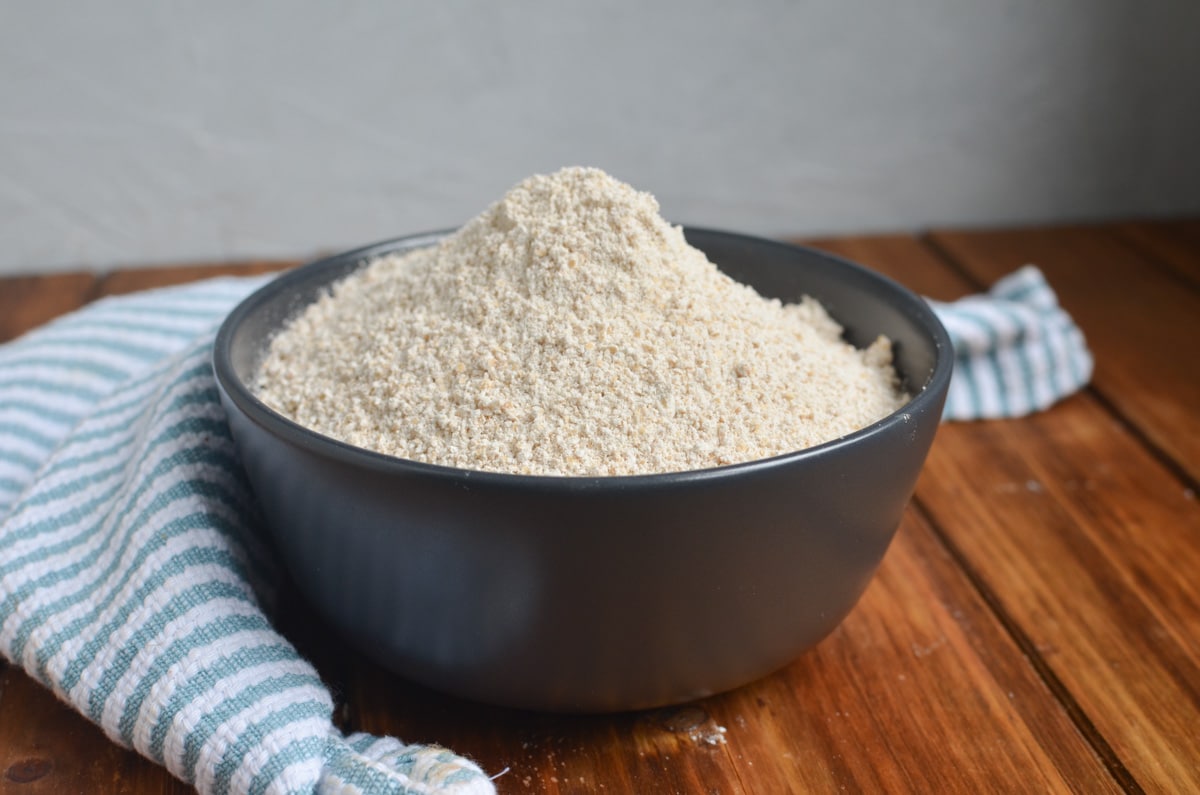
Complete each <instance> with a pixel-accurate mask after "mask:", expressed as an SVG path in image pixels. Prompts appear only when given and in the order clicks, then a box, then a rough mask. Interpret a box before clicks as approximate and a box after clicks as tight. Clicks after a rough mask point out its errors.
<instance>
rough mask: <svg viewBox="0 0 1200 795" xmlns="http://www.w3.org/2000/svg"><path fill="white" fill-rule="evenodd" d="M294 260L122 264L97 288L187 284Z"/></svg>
mask: <svg viewBox="0 0 1200 795" xmlns="http://www.w3.org/2000/svg"><path fill="white" fill-rule="evenodd" d="M297 264H298V262H297V260H290V259H289V260H253V261H247V262H219V263H208V264H205V263H197V264H186V265H164V266H162V267H148V268H124V269H121V270H115V271H113V272H112V273H109V274H107V275H105V276H104V277H103V278H101V280H100V284H99V286H98V288H97V291H98V293H99V294H100V295H122V294H124V293H132V292H136V291H138V290H148V289H151V288H153V287H168V286H170V285H174V284H186V283H187V282H193V281H196V280H198V279H208V278H212V277H214V276H254V275H257V274H260V273H274V272H275V271H281V270H286V269H288V268H292V267H295V266H296V265H297Z"/></svg>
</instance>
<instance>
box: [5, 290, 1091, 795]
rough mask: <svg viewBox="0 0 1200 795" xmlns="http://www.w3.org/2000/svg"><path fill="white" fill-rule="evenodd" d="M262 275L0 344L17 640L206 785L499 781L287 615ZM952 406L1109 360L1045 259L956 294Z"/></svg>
mask: <svg viewBox="0 0 1200 795" xmlns="http://www.w3.org/2000/svg"><path fill="white" fill-rule="evenodd" d="M263 281H264V280H263V279H261V278H251V279H229V278H227V279H216V280H211V281H206V282H201V283H198V284H192V285H186V286H183V287H175V288H168V289H162V290H155V291H149V292H145V293H140V294H136V295H132V296H126V297H120V298H110V299H104V300H101V301H97V302H96V303H94V304H92V305H90V306H88V307H85V308H84V309H82V310H80V311H78V312H75V313H74V314H71V315H68V316H66V317H63V318H60V319H58V320H56V321H54V322H52V323H50V324H48V325H46V326H44V327H42V328H40V329H37V330H34V331H33V332H31V333H29V334H27V335H26V336H24V337H22V338H20V339H18V340H16V341H14V342H11V343H8V344H6V345H2V346H0V651H2V652H3V654H4V656H5V657H7V658H8V659H9V660H11V661H12V662H13V663H15V664H17V665H19V666H21V667H22V668H24V669H25V670H26V671H27V672H28V673H29V674H30V675H31V676H32V677H34V678H35V679H37V680H38V681H39V682H41V683H42V684H44V685H45V686H46V687H47V688H50V689H51V690H53V691H54V693H55V694H57V695H58V696H59V697H60V698H62V699H63V700H64V701H66V702H68V703H69V704H71V705H72V706H73V707H74V708H75V709H77V710H78V711H79V712H81V713H82V714H84V715H85V716H87V717H88V718H89V719H91V720H92V721H94V722H95V723H97V724H98V725H100V726H101V727H102V728H103V729H104V731H105V732H106V734H107V735H108V736H109V737H110V738H112V740H113V741H114V742H116V743H119V744H120V745H123V746H125V747H129V748H134V749H136V750H137V751H139V752H140V753H142V754H144V755H145V756H147V757H149V758H150V759H152V760H154V761H155V762H158V763H159V764H161V765H164V766H166V767H167V769H168V770H170V771H171V772H172V773H173V774H174V775H176V776H178V777H179V778H181V779H183V780H184V781H186V782H188V783H190V784H192V785H194V786H195V787H196V788H197V790H199V791H200V792H203V793H322V794H324V793H344V794H345V795H351V794H352V793H372V794H374V793H422V794H423V795H432V794H434V793H453V794H454V795H475V794H476V793H490V792H493V791H494V787H493V785H492V782H491V781H490V780H489V779H488V777H487V776H486V775H485V774H484V773H483V771H481V770H480V769H479V767H478V766H476V765H475V764H473V763H472V762H470V761H469V760H466V759H464V758H462V757H459V756H457V755H455V754H453V753H452V752H450V751H448V750H446V749H444V748H440V747H437V746H425V745H404V744H402V743H401V742H399V741H398V740H395V739H390V738H377V737H372V736H370V735H365V734H355V735H352V736H349V737H344V736H342V735H341V734H340V733H339V732H338V731H337V730H336V729H335V728H334V726H333V724H332V722H331V714H332V710H333V702H332V699H331V697H330V694H329V691H328V689H327V688H326V687H325V686H324V684H323V683H322V682H321V679H320V677H319V676H318V674H317V672H316V671H315V670H314V669H313V667H312V666H311V665H310V664H309V663H308V662H306V661H305V660H304V659H302V658H301V657H300V655H299V654H298V653H297V652H296V650H295V649H294V648H293V647H292V646H291V644H290V643H288V641H287V640H286V639H285V638H283V637H282V636H281V635H279V634H278V633H277V632H276V631H275V630H274V628H273V627H272V625H271V622H270V620H269V618H268V616H269V615H270V614H271V607H272V604H273V601H274V599H275V590H274V589H275V586H276V585H277V583H278V582H279V576H280V572H279V571H278V569H277V568H276V563H275V560H274V557H273V555H272V554H271V550H270V547H269V542H268V540H267V538H266V536H265V535H264V532H263V529H262V523H261V521H260V520H259V516H258V513H257V508H256V506H255V503H254V500H253V497H252V495H251V493H250V491H249V488H248V486H247V483H246V481H245V479H244V476H243V474H242V472H241V468H240V466H239V464H238V461H237V458H236V456H235V452H234V447H233V444H232V441H231V439H230V437H229V431H228V428H227V426H226V423H225V418H224V415H223V413H222V410H221V406H220V403H219V401H218V399H217V393H216V386H215V383H214V381H213V376H212V371H211V365H210V356H211V353H212V343H213V338H214V336H215V333H216V328H217V326H218V325H219V323H220V321H221V319H222V318H223V317H224V316H225V314H226V313H227V312H228V311H229V310H230V309H231V308H232V307H233V305H234V304H236V303H237V302H238V301H239V300H240V299H241V298H243V297H244V296H245V295H247V294H248V293H249V292H251V291H252V290H254V289H255V288H257V287H258V286H259V285H260V284H262V283H263ZM935 309H936V310H937V312H938V314H939V316H940V317H941V318H942V320H943V321H944V322H945V324H946V326H947V327H948V329H949V330H950V332H951V334H952V336H953V339H954V343H955V346H956V353H957V354H958V361H957V370H956V372H955V374H954V380H953V383H952V385H951V393H950V399H949V403H948V405H947V409H946V416H947V418H954V419H970V418H978V417H1000V416H1018V415H1020V414H1024V413H1027V412H1030V411H1034V410H1038V409H1041V408H1044V407H1045V406H1048V405H1049V404H1050V403H1052V402H1053V401H1054V400H1056V399H1058V398H1061V397H1063V396H1065V395H1067V394H1069V393H1071V392H1073V391H1075V390H1076V389H1078V388H1079V387H1080V386H1082V385H1083V384H1084V383H1086V381H1087V378H1088V375H1089V373H1090V371H1091V357H1090V355H1089V354H1088V353H1087V349H1086V346H1085V345H1084V343H1083V337H1082V335H1081V334H1080V333H1079V331H1078V329H1077V328H1075V326H1074V324H1073V323H1071V321H1070V318H1069V317H1067V316H1066V314H1065V313H1063V311H1062V310H1061V309H1059V307H1058V304H1057V301H1056V300H1055V298H1054V294H1053V292H1052V291H1051V290H1050V288H1049V286H1047V285H1046V283H1045V280H1044V279H1042V277H1041V274H1040V273H1039V272H1038V271H1037V270H1036V269H1034V268H1026V269H1022V270H1021V271H1018V272H1017V273H1016V274H1013V275H1012V276H1010V277H1008V278H1006V279H1004V280H1002V281H1001V282H1000V283H998V284H997V285H996V287H995V288H994V289H993V290H992V291H991V292H990V293H989V294H987V295H984V296H975V297H971V298H967V299H963V300H962V301H959V302H955V303H953V304H938V305H935Z"/></svg>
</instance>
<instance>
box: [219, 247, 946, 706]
mask: <svg viewBox="0 0 1200 795" xmlns="http://www.w3.org/2000/svg"><path fill="white" fill-rule="evenodd" d="M685 234H686V236H687V238H688V240H689V242H690V243H691V244H692V245H694V246H696V247H698V248H700V249H701V250H703V251H705V252H706V253H707V255H708V257H709V259H711V260H712V261H713V262H715V263H716V264H717V265H718V266H719V267H720V268H721V269H722V270H724V271H725V272H727V273H728V274H730V275H731V276H733V277H734V278H736V279H738V280H739V281H743V282H746V283H749V284H751V285H753V286H754V287H755V288H756V289H758V291H759V292H760V293H762V294H764V295H767V296H774V297H778V298H781V299H783V300H785V301H787V300H793V301H794V300H798V299H799V298H800V297H801V295H803V294H808V295H812V296H814V297H815V298H817V299H818V300H820V301H821V302H822V303H823V304H824V305H825V307H826V308H827V309H828V310H829V312H830V314H831V315H832V316H833V317H834V318H835V319H837V320H838V321H839V322H840V323H842V324H843V325H844V326H845V328H846V338H847V339H848V340H849V341H850V342H852V343H855V344H857V345H860V346H863V345H866V344H868V343H869V342H870V341H871V340H873V339H874V338H875V337H876V335H878V334H886V335H887V336H888V337H890V338H891V339H892V341H893V343H894V349H895V355H896V365H897V369H898V371H899V373H900V374H901V377H902V378H903V379H904V383H905V386H906V388H907V390H908V391H909V393H910V394H911V395H913V397H912V399H911V400H910V401H909V402H908V403H907V405H905V406H904V407H903V408H901V409H900V410H899V411H896V412H895V413H893V414H891V415H890V416H887V417H885V418H883V419H881V420H879V421H878V422H876V423H874V424H873V425H871V426H869V427H867V428H863V429H861V430H859V431H857V432H855V433H852V434H850V435H848V436H845V437H843V438H840V439H837V440H835V441H831V442H828V443H826V444H822V445H819V446H817V447H813V448H809V449H806V450H802V451H799V452H794V453H789V454H785V455H780V456H776V457H773V458H768V459H764V460H759V461H754V462H751V463H745V464H737V465H732V466H724V467H719V468H714V469H707V470H699V471H691V472H681V473H673V474H659V475H646V476H629V477H535V476H528V475H508V474H497V473H488V472H479V471H470V470H465V469H454V468H449V467H443V466H434V465H430V464H425V463H420V462H417V461H410V460H404V459H400V458H394V457H389V456H386V455H381V454H378V453H373V452H369V451H366V450H363V449H359V448H355V447H352V446H350V445H347V444H344V443H341V442H338V441H335V440H333V439H330V438H328V437H325V436H322V435H320V434H318V433H315V432H313V431H311V430H308V429H306V428H304V427H301V426H300V425H297V424H296V423H294V422H292V421H291V420H289V419H287V418H286V417H283V416H281V415H280V414H278V413H277V412H275V411H273V410H272V409H270V408H268V407H267V406H266V405H264V404H263V403H262V402H260V401H259V400H257V399H256V398H255V396H254V395H253V393H252V392H251V390H250V389H249V388H248V386H247V384H248V383H250V382H251V380H252V378H253V374H254V372H255V368H256V366H257V364H258V362H259V360H260V357H261V356H262V354H263V352H264V349H265V346H266V344H267V343H268V341H269V340H270V339H271V337H272V335H274V334H275V333H276V332H277V331H279V329H280V327H281V325H282V324H284V323H285V321H287V320H288V319H289V318H290V317H292V316H293V315H294V314H295V313H296V312H297V311H298V310H300V309H301V308H302V307H304V306H305V305H307V304H308V303H310V302H311V301H313V300H314V298H315V297H316V296H317V295H318V294H319V293H320V292H321V291H322V290H324V289H325V288H326V287H327V286H329V285H330V284H331V283H332V282H334V281H336V280H338V279H339V278H341V277H343V276H345V275H347V274H348V273H350V272H351V271H352V270H354V269H355V268H358V267H360V266H361V265H362V264H363V263H364V262H365V261H367V260H369V259H371V258H372V257H375V256H377V255H381V254H384V253H389V252H397V251H404V250H409V249H412V248H416V247H420V246H426V245H430V244H431V243H433V242H435V241H436V240H437V239H438V238H439V237H440V236H441V233H438V234H430V235H418V236H412V237H406V238H401V239H397V240H392V241H388V242H384V243H380V244H377V245H374V246H370V247H367V248H363V249H359V250H356V251H351V252H348V253H345V254H341V255H338V256H334V257H330V258H327V259H323V260H320V261H318V262H314V263H311V264H309V265H306V266H303V267H300V268H298V269H296V270H293V271H291V272H289V273H287V274H285V275H283V276H281V277H279V278H277V279H275V280H274V281H272V282H270V283H268V284H267V285H266V286H264V287H262V288H261V289H260V290H258V291H257V292H255V293H254V294H252V295H251V296H249V297H248V298H247V299H246V300H245V301H243V302H242V303H241V304H240V305H238V306H237V307H236V308H235V309H234V310H233V312H232V313H231V314H230V315H229V316H228V318H227V319H226V320H225V322H224V324H223V325H222V326H221V329H220V332H219V334H218V336H217V339H216V346H215V351H214V370H215V373H216V377H217V383H218V385H219V389H220V394H221V399H222V402H223V404H224V406H225V409H226V412H227V414H228V417H229V423H230V427H231V430H232V433H233V436H234V439H235V441H236V443H237V447H238V450H239V452H240V455H241V458H242V462H243V465H244V466H245V469H246V473H247V475H248V476H249V478H250V481H251V484H252V487H253V489H254V491H255V494H256V495H257V497H258V499H259V501H260V503H261V507H262V511H263V515H264V516H265V518H266V521H267V522H268V524H269V526H270V530H271V532H272V534H273V538H274V541H275V543H276V545H277V548H278V551H279V553H280V554H281V555H282V558H283V560H284V561H285V563H286V566H287V567H288V569H289V570H290V572H291V575H292V577H293V578H294V580H295V582H296V584H297V586H298V587H299V588H300V589H301V590H302V592H303V593H304V594H305V595H306V596H307V598H308V600H309V601H310V602H311V604H312V605H313V606H315V608H316V609H317V610H318V611H319V612H320V613H321V615H322V616H323V617H324V618H325V619H326V620H327V621H328V622H330V623H331V624H332V625H334V626H335V627H336V628H337V629H338V630H340V632H341V633H343V635H344V636H345V637H346V638H347V639H349V641H350V642H352V643H353V644H355V645H356V646H358V647H359V648H360V649H361V650H362V651H363V652H365V653H366V654H367V655H369V656H370V657H372V658H374V659H375V660H377V661H378V662H380V663H382V664H383V665H384V666H386V667H388V668H390V669H392V670H393V671H395V672H396V673H397V674H399V675H401V676H403V677H407V678H410V679H412V680H415V681H417V682H420V683H423V684H425V685H427V686H429V687H432V688H436V689H440V690H443V691H446V692H449V693H453V694H456V695H458V696H463V697H466V698H470V699H475V700H481V701H485V702H490V703H494V704H500V705H506V706H512V707H520V708H526V709H535V710H550V711H566V712H607V711H616V710H627V709H637V708H646V707H655V706H662V705H666V704H672V703H678V702H682V701H687V700H691V699H695V698H698V697H702V696H705V695H709V694H712V693H717V692H720V691H724V690H728V689H731V688H734V687H737V686H739V685H742V684H745V683H747V682H750V681H752V680H754V679H757V678H759V677H761V676H764V675H765V674H767V673H770V672H771V671H774V670H776V669H778V668H780V667H782V666H784V665H786V664H787V663H788V662H790V661H792V660H794V659H796V657H798V656H799V655H800V654H801V653H803V652H804V651H805V650H806V649H808V648H810V647H811V646H813V645H814V644H815V643H817V642H818V641H819V640H820V639H821V638H823V637H824V636H826V635H827V634H828V633H829V632H830V631H831V630H833V628H834V627H836V626H837V625H838V623H839V622H840V621H842V619H843V618H844V617H845V616H846V615H847V613H849V612H850V610H851V609H852V608H853V607H854V605H855V603H856V602H857V601H858V599H859V597H860V596H861V594H862V592H863V590H864V589H865V588H866V586H867V584H868V582H869V581H870V579H871V577H872V575H873V574H874V572H875V571H876V569H877V568H878V566H879V563H880V561H881V559H882V558H883V556H884V553H885V551H886V550H887V548H888V545H889V543H890V542H891V540H892V537H893V535H894V534H895V532H896V528H897V526H898V524H899V522H900V517H901V513H902V512H903V510H904V508H905V505H906V504H907V503H908V501H909V498H910V497H911V495H912V491H913V488H914V485H915V483H916V480H917V475H918V473H919V471H920V469H921V467H922V465H923V463H924V460H925V457H926V454H927V452H928V450H929V446H930V444H931V443H932V441H933V437H934V433H935V431H936V430H937V427H938V424H939V420H940V417H941V411H942V404H943V402H944V400H945V396H946V389H947V386H948V385H949V381H950V372H951V367H952V362H953V353H952V349H951V346H950V341H949V339H948V337H947V336H946V332H945V330H944V329H943V327H942V326H941V324H940V323H939V322H938V320H937V318H936V317H935V315H934V314H933V312H932V311H930V309H929V307H928V306H927V305H926V304H925V302H924V301H923V300H922V299H921V298H919V297H918V296H916V295H914V294H913V293H912V292H910V291H909V290H907V289H905V288H904V287H902V286H900V285H899V284H897V283H895V282H894V281H892V280H890V279H887V278H885V277H883V276H880V275H879V274H876V273H874V272H872V271H870V270H867V269H865V268H862V267H860V266H858V265H855V264H852V263H850V262H847V261H845V260H843V259H839V258H837V257H834V256H831V255H829V254H826V253H822V252H819V251H816V250H812V249H808V248H803V247H799V246H794V245H788V244H784V243H779V242H775V241H770V240H765V239H761V238H755V237H749V236H745V235H739V234H732V233H727V232H718V231H711V230H703V229H693V228H688V229H685Z"/></svg>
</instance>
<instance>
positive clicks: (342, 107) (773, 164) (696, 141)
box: [0, 0, 1200, 273]
mask: <svg viewBox="0 0 1200 795" xmlns="http://www.w3.org/2000/svg"><path fill="white" fill-rule="evenodd" d="M1198 148H1200V2H1193V1H1192V0H1147V1H1146V2H1133V1H1132V0H1055V2H1035V1H1034V0H1028V1H1023V0H998V1H996V2H982V0H981V1H979V2H969V1H967V0H910V2H906V3H896V2H890V0H850V1H848V2H823V3H810V2H784V1H783V0H754V1H753V2H743V3H734V2H722V1H720V0H694V1H693V2H648V3H632V2H630V3H611V2H602V1H601V0H593V1H592V2H588V3H574V2H548V1H546V2H539V1H537V0H510V1H509V2H506V3H490V2H487V3H485V2H475V3H464V2H442V3H422V4H417V3H404V2H391V3H387V2H375V3H365V2H357V3H356V2H344V3H334V2H328V3H319V2H316V0H296V1H295V2H289V3H284V2H274V3H264V2H251V3H231V2H204V3H201V2H166V1H165V0H137V1H129V0H126V1H124V2H114V3H54V2H47V3H34V2H18V1H17V0H0V273H22V272H34V271H43V270H53V269H64V268H80V267H83V268H107V267H112V266H114V265H122V266H124V265H136V264H139V263H145V262H150V261H183V260H200V259H217V258H226V257H253V256H274V255H288V256H308V255H311V254H314V253H316V252H319V251H322V250H329V249H337V248H344V247H348V246H352V245H357V244H360V243H365V242H370V241H373V240H376V239H379V238H384V237H389V236H393V235H397V234H403V233H408V232H415V231H423V230H427V229H431V228H442V227H446V226H453V225H455V224H458V223H460V222H462V221H463V220H465V219H466V218H468V217H470V216H471V215H474V214H475V213H476V212H478V211H479V210H481V209H482V208H483V207H484V206H485V205H486V204H487V203H489V202H490V201H491V200H493V199H494V198H497V197H498V196H499V195H501V194H502V193H503V191H504V190H505V189H506V188H508V187H509V186H510V185H511V184H512V183H513V182H515V181H517V180H518V179H520V178H521V177H523V176H525V175H527V174H530V173H532V172H535V171H548V170H552V169H555V168H557V167H559V166H562V165H568V164H577V163H578V164H589V165H598V166H601V167H603V168H605V169H606V170H608V171H610V172H612V173H613V174H615V175H616V176H618V177H620V178H622V179H625V180H627V181H629V182H631V183H633V184H634V185H635V186H637V187H639V188H643V189H646V190H650V191H652V192H653V193H655V194H656V195H657V196H658V198H659V200H660V202H661V204H662V205H663V211H664V214H665V215H666V216H667V217H668V218H671V219H673V220H676V221H681V222H687V223H693V224H703V225H708V226H717V227H723V228H730V229H737V230H743V231H752V232H759V233H766V234H772V235H782V234H799V233H821V232H848V231H867V230H893V229H914V228H920V227H924V226H928V225H935V224H938V225H959V226H961V225H997V224H1010V223H1024V222H1043V221H1053V220H1074V219H1103V218H1106V217H1113V216H1126V215H1173V214H1183V213H1197V212H1200V152H1198Z"/></svg>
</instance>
